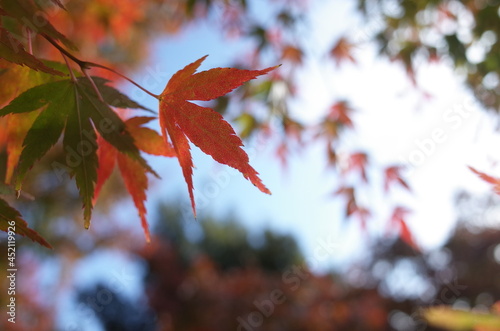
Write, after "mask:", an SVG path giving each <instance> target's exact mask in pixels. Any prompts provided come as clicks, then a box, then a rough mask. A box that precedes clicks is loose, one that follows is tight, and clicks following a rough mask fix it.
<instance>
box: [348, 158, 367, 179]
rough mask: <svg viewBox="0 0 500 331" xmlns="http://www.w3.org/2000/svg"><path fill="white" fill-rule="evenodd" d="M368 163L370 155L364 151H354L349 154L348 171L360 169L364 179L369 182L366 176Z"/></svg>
mask: <svg viewBox="0 0 500 331" xmlns="http://www.w3.org/2000/svg"><path fill="white" fill-rule="evenodd" d="M367 164H368V155H367V154H366V153H363V152H358V153H353V154H351V155H350V156H349V160H348V165H347V169H346V172H351V171H359V173H360V174H361V178H363V181H365V182H368V177H367V176H366V166H367Z"/></svg>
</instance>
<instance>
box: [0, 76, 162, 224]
mask: <svg viewBox="0 0 500 331" xmlns="http://www.w3.org/2000/svg"><path fill="white" fill-rule="evenodd" d="M93 80H94V83H95V84H96V86H97V88H98V90H99V91H100V95H101V96H102V99H101V96H99V95H98V94H97V93H96V91H95V89H94V87H93V86H92V82H91V81H90V80H89V79H88V78H86V77H79V78H77V79H76V80H75V81H73V80H71V79H67V80H61V81H57V82H51V83H47V84H43V85H38V86H35V87H33V88H31V89H29V90H27V91H25V92H24V93H22V94H20V95H19V96H18V97H17V98H16V99H14V100H12V101H11V102H10V103H9V104H8V105H7V106H5V107H4V108H2V109H0V116H5V115H7V114H19V113H26V112H31V111H35V110H38V109H40V108H43V110H42V111H41V112H40V114H39V115H38V117H37V118H36V120H35V121H34V123H33V125H32V127H31V128H30V130H29V131H28V133H27V134H26V137H25V139H24V142H23V146H24V148H23V151H22V153H21V156H20V158H19V164H18V167H17V170H16V179H15V183H16V189H20V188H21V183H22V181H23V179H24V177H25V176H26V173H27V172H28V170H29V169H30V168H31V167H32V166H33V165H34V163H35V162H36V161H37V160H39V159H40V158H41V157H43V156H44V155H45V154H46V153H47V152H48V151H49V149H50V148H51V147H52V146H53V145H55V144H56V143H57V141H58V140H59V137H60V136H61V134H63V135H64V138H63V149H64V155H65V161H66V164H65V168H67V169H68V170H69V171H70V173H71V175H73V176H74V178H75V182H76V185H77V187H78V190H79V192H80V197H81V199H82V201H83V209H84V220H85V227H86V228H88V227H89V226H90V218H91V215H92V207H93V203H92V200H93V196H94V188H95V183H96V180H97V168H98V158H97V153H96V151H97V147H98V145H97V134H96V131H97V133H99V135H100V136H102V137H103V138H104V139H105V140H106V141H108V142H109V143H110V144H111V145H113V146H114V147H115V148H116V149H117V150H118V151H120V152H122V153H124V154H126V155H128V156H130V157H131V158H132V159H135V160H137V161H138V162H139V163H140V164H141V165H143V166H144V167H145V168H146V169H147V170H148V171H150V172H152V173H153V174H154V171H153V170H152V169H151V168H150V167H149V166H148V165H147V163H146V161H145V160H144V159H143V158H142V157H141V155H140V154H139V149H138V148H137V147H136V145H135V143H134V140H133V138H132V136H131V135H130V134H129V133H128V132H127V131H126V129H125V123H124V122H123V121H122V120H121V119H120V117H119V116H118V115H117V114H116V113H115V112H114V111H113V109H112V108H111V107H110V104H111V105H119V106H120V107H130V108H144V107H142V106H140V105H138V104H137V103H135V102H133V101H132V100H130V99H129V98H128V97H126V96H125V95H123V94H121V93H120V92H119V91H117V90H115V89H114V88H112V87H110V86H107V85H105V84H106V82H107V81H106V80H104V79H102V78H98V77H94V78H93Z"/></svg>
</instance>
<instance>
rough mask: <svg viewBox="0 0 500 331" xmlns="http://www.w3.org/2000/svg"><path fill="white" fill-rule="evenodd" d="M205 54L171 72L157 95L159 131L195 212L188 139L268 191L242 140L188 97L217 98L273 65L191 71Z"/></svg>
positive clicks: (262, 73)
mask: <svg viewBox="0 0 500 331" xmlns="http://www.w3.org/2000/svg"><path fill="white" fill-rule="evenodd" d="M205 58H206V56H204V57H202V58H201V59H199V60H197V61H195V62H193V63H191V64H189V65H187V66H186V67H185V68H184V69H182V70H179V71H178V72H177V73H175V74H174V75H173V76H172V78H171V79H170V81H169V82H168V84H167V86H166V87H165V90H164V91H163V92H162V93H161V95H160V97H159V99H160V126H161V128H162V134H163V137H164V139H165V141H166V143H167V145H169V146H170V143H171V144H172V145H173V148H174V150H175V153H176V154H177V158H178V160H179V163H180V165H181V167H182V173H183V175H184V179H185V180H186V184H187V186H188V191H189V197H190V199H191V206H192V208H193V213H194V214H195V216H196V209H195V202H194V195H193V179H192V176H193V169H192V168H193V161H192V159H191V152H190V147H189V141H191V142H192V143H193V144H194V145H196V146H197V147H198V148H200V149H201V150H202V151H203V152H204V153H205V154H208V155H210V156H212V158H213V159H214V160H215V161H217V162H219V163H223V164H226V165H228V166H230V167H233V168H235V169H237V170H238V171H240V172H241V173H242V174H243V176H244V177H245V178H246V179H248V180H250V181H251V182H252V184H254V185H255V186H256V187H257V188H259V190H261V191H262V192H264V193H267V194H270V193H271V192H270V191H269V190H268V189H267V188H266V186H264V184H263V183H262V181H261V180H260V178H259V176H258V173H257V171H255V169H254V168H252V167H251V166H250V165H249V159H248V155H247V153H246V152H245V151H244V150H243V149H242V148H241V147H242V146H243V143H242V141H241V139H240V138H239V137H238V136H237V135H236V133H235V132H234V130H233V128H232V127H231V125H229V123H227V122H226V121H225V120H224V119H223V117H222V116H221V115H220V114H219V113H217V112H215V111H214V110H212V109H210V108H206V107H201V106H198V105H196V104H194V103H191V102H189V101H191V100H199V101H208V100H212V99H215V98H218V97H220V96H223V95H225V94H227V93H229V92H231V91H232V90H233V89H235V88H237V87H239V86H240V85H242V84H243V83H245V82H247V81H249V80H251V79H254V78H256V77H257V76H260V75H264V74H266V73H268V72H270V71H271V70H273V69H275V68H276V67H271V68H267V69H264V70H241V69H235V68H215V69H210V70H207V71H202V72H198V73H195V71H196V69H198V67H199V66H200V65H201V63H202V62H203V60H205ZM188 140H189V141H188Z"/></svg>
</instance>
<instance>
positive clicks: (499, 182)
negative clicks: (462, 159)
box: [469, 167, 500, 194]
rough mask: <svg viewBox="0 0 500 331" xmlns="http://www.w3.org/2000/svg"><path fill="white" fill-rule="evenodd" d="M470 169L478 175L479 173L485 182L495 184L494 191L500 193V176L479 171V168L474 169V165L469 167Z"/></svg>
mask: <svg viewBox="0 0 500 331" xmlns="http://www.w3.org/2000/svg"><path fill="white" fill-rule="evenodd" d="M469 169H470V170H471V171H472V172H473V173H475V174H476V175H478V176H479V178H481V179H482V180H484V181H485V182H488V183H490V184H493V191H495V193H496V194H500V178H498V177H493V176H490V175H487V174H485V173H484V172H481V171H478V170H476V169H474V168H473V167H469Z"/></svg>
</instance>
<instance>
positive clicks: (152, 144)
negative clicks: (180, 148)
mask: <svg viewBox="0 0 500 331" xmlns="http://www.w3.org/2000/svg"><path fill="white" fill-rule="evenodd" d="M152 119H155V117H132V118H130V119H128V120H127V121H125V125H126V127H127V131H128V132H129V133H130V135H131V136H132V137H133V138H134V142H135V144H136V145H137V147H138V148H139V149H140V150H141V151H143V152H146V153H148V154H152V155H163V156H175V153H174V152H173V150H170V149H168V146H166V145H165V144H164V142H163V139H162V137H161V136H160V135H159V134H158V133H157V132H156V131H154V130H152V129H149V128H146V127H143V126H142V125H143V124H146V123H148V122H149V121H151V120H152ZM98 144H99V149H98V151H97V154H98V158H99V169H98V171H97V182H96V185H95V191H94V192H95V193H94V201H95V200H96V199H97V196H98V195H99V193H100V191H101V188H102V185H103V184H104V183H105V182H106V181H107V180H108V178H109V176H110V175H111V173H112V172H113V169H114V167H115V164H118V168H119V169H120V174H121V176H122V178H123V181H124V183H125V187H126V188H127V191H128V192H129V193H130V195H131V196H132V200H133V201H134V205H135V207H136V209H137V211H138V213H139V217H140V218H141V225H142V228H143V230H144V235H145V237H146V241H147V242H150V238H151V237H150V234H149V226H148V223H147V220H146V214H147V211H146V206H145V204H144V201H146V190H147V189H148V177H147V175H146V169H145V168H144V167H143V166H142V165H141V164H140V163H139V162H138V161H136V160H134V159H132V158H131V157H129V156H127V155H125V154H123V153H120V152H119V151H118V150H117V149H116V148H115V147H114V146H113V145H111V144H110V143H108V142H107V141H106V140H104V138H102V137H99V139H98Z"/></svg>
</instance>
